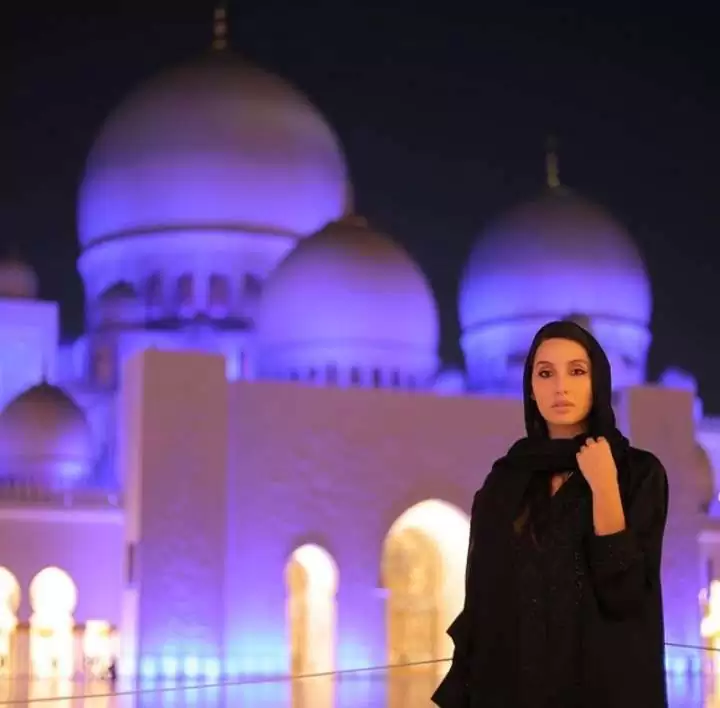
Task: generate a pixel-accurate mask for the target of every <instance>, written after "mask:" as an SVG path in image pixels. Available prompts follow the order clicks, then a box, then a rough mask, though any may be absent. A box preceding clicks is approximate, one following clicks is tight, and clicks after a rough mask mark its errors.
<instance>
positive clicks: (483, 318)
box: [460, 188, 652, 330]
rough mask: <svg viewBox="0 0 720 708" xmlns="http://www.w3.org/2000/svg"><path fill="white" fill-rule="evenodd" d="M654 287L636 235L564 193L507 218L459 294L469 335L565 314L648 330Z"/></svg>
mask: <svg viewBox="0 0 720 708" xmlns="http://www.w3.org/2000/svg"><path fill="white" fill-rule="evenodd" d="M651 312H652V300H651V290H650V281H649V278H648V274H647V271H646V269H645V266H644V264H643V260H642V257H641V255H640V253H639V252H638V249H637V247H636V246H635V244H634V242H633V240H632V238H631V236H630V235H629V234H628V232H627V231H626V230H625V228H624V227H623V226H622V225H621V224H619V223H618V222H617V221H615V220H614V219H613V218H612V216H610V215H609V214H608V213H607V212H606V211H604V210H603V209H601V208H600V207H599V206H597V205H595V204H593V203H591V202H589V201H587V200H586V199H583V198H582V197H579V196H576V195H574V194H573V193H572V192H570V191H568V190H566V189H564V188H558V189H552V190H548V192H547V193H546V194H544V195H543V196H542V197H540V198H539V199H536V200H534V201H532V202H529V203H526V204H522V205H521V206H519V207H517V208H515V209H512V210H511V211H510V212H509V213H507V214H505V215H504V216H502V217H501V218H500V219H499V220H498V221H496V222H495V223H494V224H492V225H491V226H490V228H489V229H488V230H487V231H486V233H485V234H483V236H482V237H481V238H480V239H479V240H478V242H477V244H476V246H475V248H474V250H473V252H472V255H471V256H470V260H469V262H468V264H467V268H466V270H465V274H464V277H463V281H462V285H461V290H460V320H461V322H462V326H463V329H464V330H468V329H471V328H473V327H475V326H477V325H482V324H489V323H492V322H503V321H507V320H512V319H515V318H518V317H528V316H538V317H543V318H546V319H552V318H559V317H564V316H566V315H568V313H581V314H582V315H585V316H587V317H589V318H590V319H592V318H593V317H594V316H602V317H603V318H608V319H613V320H617V321H619V322H632V323H636V324H640V325H647V324H648V323H649V321H650V316H651Z"/></svg>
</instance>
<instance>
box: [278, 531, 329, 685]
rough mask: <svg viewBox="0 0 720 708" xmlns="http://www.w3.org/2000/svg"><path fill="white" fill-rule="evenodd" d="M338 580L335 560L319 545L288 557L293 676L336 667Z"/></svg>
mask: <svg viewBox="0 0 720 708" xmlns="http://www.w3.org/2000/svg"><path fill="white" fill-rule="evenodd" d="M338 579H339V572H338V567H337V564H336V563H335V560H334V559H333V557H332V556H331V555H330V554H329V553H328V552H327V551H326V550H325V549H324V548H322V547H320V546H318V545H315V544H305V545H303V546H300V547H299V548H297V549H296V550H295V551H294V552H293V553H292V555H291V556H290V559H289V560H288V563H287V565H286V567H285V582H286V585H287V598H288V603H287V621H288V628H289V634H290V637H289V639H290V672H291V674H293V675H311V674H320V673H329V672H332V671H334V670H335V648H336V616H337V607H336V604H337V603H336V597H335V596H336V594H337V588H338Z"/></svg>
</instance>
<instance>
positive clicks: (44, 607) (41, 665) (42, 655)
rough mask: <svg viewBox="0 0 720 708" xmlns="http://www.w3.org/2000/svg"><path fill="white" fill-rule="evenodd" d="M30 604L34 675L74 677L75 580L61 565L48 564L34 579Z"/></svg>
mask: <svg viewBox="0 0 720 708" xmlns="http://www.w3.org/2000/svg"><path fill="white" fill-rule="evenodd" d="M30 604H31V606H32V615H31V616H30V666H31V671H32V674H33V676H35V677H37V678H70V677H72V675H73V674H74V672H75V643H74V632H73V630H74V627H75V619H74V617H73V613H74V612H75V607H76V605H77V589H76V587H75V583H74V582H73V580H72V578H71V577H70V576H69V575H68V574H67V573H66V572H65V571H64V570H61V569H60V568H56V567H48V568H44V569H43V570H41V571H40V572H39V573H38V574H37V575H36V576H35V577H34V578H33V580H32V582H31V583H30Z"/></svg>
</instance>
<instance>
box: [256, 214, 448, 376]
mask: <svg viewBox="0 0 720 708" xmlns="http://www.w3.org/2000/svg"><path fill="white" fill-rule="evenodd" d="M258 336H259V357H260V370H261V373H262V374H263V375H267V376H279V377H282V378H288V377H290V378H298V379H300V380H317V381H325V382H328V381H327V379H328V378H332V377H333V376H335V375H337V383H341V384H342V383H351V384H352V383H354V384H356V385H368V386H383V387H384V386H388V387H390V386H397V387H403V388H404V387H413V386H424V385H426V384H427V383H428V381H429V379H430V377H432V376H434V375H435V373H436V370H437V363H438V362H437V348H438V312H437V306H436V303H435V300H434V297H433V294H432V291H431V288H430V286H429V284H428V281H427V279H426V278H425V276H424V274H423V273H422V271H421V270H420V268H419V267H418V265H417V264H416V263H415V262H414V261H413V259H412V258H411V257H410V256H409V255H408V253H407V252H406V251H405V250H404V249H403V248H401V247H400V246H399V245H398V244H397V243H395V242H394V241H393V240H392V239H390V238H389V237H387V236H385V235H383V234H381V233H379V232H377V231H375V230H374V229H372V228H370V227H369V226H368V224H367V222H366V221H365V220H364V219H362V218H360V217H357V216H349V217H346V218H344V219H342V220H340V221H336V222H334V223H331V224H329V225H328V226H327V227H326V228H324V229H322V230H321V231H320V232H319V233H317V234H315V235H314V236H312V237H311V238H309V239H305V240H304V241H301V242H300V244H299V245H298V246H297V248H296V249H295V250H294V251H293V252H292V253H290V255H289V256H288V257H287V258H285V260H284V261H283V262H282V263H280V265H279V266H278V267H277V269H276V270H275V271H274V272H273V273H272V275H271V276H270V278H269V279H268V280H267V282H266V286H265V290H264V292H263V297H262V302H261V308H260V316H259V318H258Z"/></svg>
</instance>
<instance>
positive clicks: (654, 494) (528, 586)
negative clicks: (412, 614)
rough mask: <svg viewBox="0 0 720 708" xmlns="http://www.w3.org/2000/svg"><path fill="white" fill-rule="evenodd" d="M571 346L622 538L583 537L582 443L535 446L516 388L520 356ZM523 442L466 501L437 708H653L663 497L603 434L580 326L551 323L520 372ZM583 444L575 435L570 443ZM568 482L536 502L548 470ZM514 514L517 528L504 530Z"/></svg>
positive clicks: (602, 404)
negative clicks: (587, 389) (581, 370)
mask: <svg viewBox="0 0 720 708" xmlns="http://www.w3.org/2000/svg"><path fill="white" fill-rule="evenodd" d="M552 336H555V337H560V336H561V337H564V338H568V339H574V340H576V341H579V342H580V343H581V344H583V346H584V347H585V348H586V350H587V351H588V354H589V356H590V359H591V367H592V378H593V410H592V413H591V418H590V421H589V422H590V430H589V433H588V434H590V435H592V436H593V437H596V436H598V435H603V436H605V437H606V438H607V439H608V441H609V442H610V444H611V448H612V451H613V456H614V458H615V462H616V466H617V468H618V483H619V486H620V493H621V498H622V502H623V508H624V511H625V520H626V528H625V530H623V531H621V532H619V533H616V534H612V535H608V536H597V535H595V533H594V529H593V519H592V503H591V492H590V489H589V487H588V485H587V483H586V482H585V480H584V478H583V477H582V475H581V473H580V472H579V470H578V469H577V463H576V460H575V453H576V451H577V450H578V449H579V446H580V444H581V442H582V439H576V440H549V439H548V438H547V434H546V431H545V429H544V423H543V421H542V420H541V419H539V413H538V411H537V407H536V406H535V405H534V402H533V401H532V399H531V397H530V395H529V390H530V383H529V376H530V374H529V369H530V368H531V367H532V359H533V358H534V351H535V349H536V348H537V346H539V344H540V342H541V341H543V339H548V338H550V337H552ZM525 394H526V395H525V404H526V426H527V428H528V437H527V438H524V439H523V440H521V441H519V443H517V444H516V445H515V446H513V448H511V450H510V451H509V453H508V455H506V456H505V457H504V458H502V459H501V460H498V462H496V463H495V465H494V466H493V469H492V471H491V472H490V475H489V476H488V478H487V480H486V482H485V484H484V485H483V487H482V488H481V489H480V491H478V492H477V493H476V495H475V499H474V502H473V509H472V514H471V533H470V551H469V554H468V568H467V580H466V601H465V607H464V609H463V611H462V612H461V614H460V616H459V617H458V618H457V619H456V620H455V622H454V623H453V625H452V626H451V627H450V629H449V630H448V631H449V634H450V636H451V637H452V638H453V641H454V644H455V652H454V656H453V661H452V665H451V667H450V670H449V672H448V674H447V676H446V677H445V679H444V680H443V682H442V683H441V685H440V686H439V687H438V689H437V691H436V692H435V694H434V696H433V701H434V702H435V703H436V705H438V706H440V708H526V706H530V705H532V706H537V707H538V708H639V706H642V707H643V708H666V706H667V697H666V689H665V671H664V644H663V643H664V626H663V610H662V591H661V583H660V564H661V555H662V543H663V535H664V530H665V524H666V520H667V508H668V487H667V476H666V474H665V470H664V469H663V466H662V464H661V463H660V462H659V461H658V460H657V458H655V457H654V456H653V455H652V454H651V453H649V452H645V451H642V450H638V449H635V448H632V447H630V446H629V444H628V443H627V441H626V440H625V439H624V438H623V437H622V435H621V434H620V433H619V432H618V431H617V430H616V428H615V419H614V414H613V412H612V407H611V405H610V395H611V387H610V368H609V364H608V363H607V359H606V357H605V355H604V352H603V351H602V349H601V348H600V346H599V345H598V344H597V342H595V340H594V339H593V338H592V337H591V335H589V334H588V333H587V332H585V331H584V330H582V328H580V327H578V326H577V325H574V324H571V323H553V324H552V325H550V327H549V328H548V329H547V331H545V332H543V330H541V332H540V333H539V334H538V337H537V338H536V341H535V342H534V344H533V347H532V348H531V352H530V354H529V356H528V365H527V366H526V387H525ZM584 437H585V436H583V439H584ZM560 472H573V475H572V476H571V478H570V479H569V481H568V482H566V484H565V485H564V486H563V487H561V489H560V491H559V492H558V493H557V494H556V495H555V497H553V498H552V499H551V498H550V491H549V486H550V485H549V482H550V477H551V476H552V474H554V473H560ZM526 511H527V512H528V515H527V520H528V522H527V524H525V525H524V524H523V523H518V521H519V520H522V519H523V518H525V517H524V512H526Z"/></svg>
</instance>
